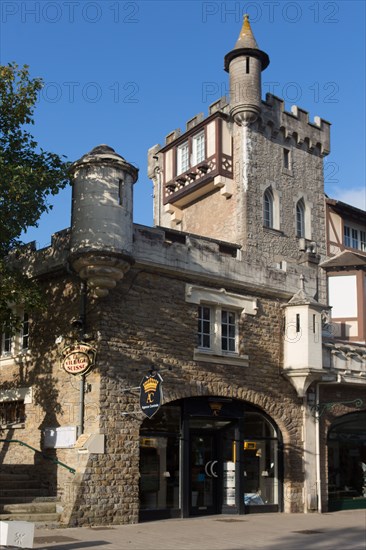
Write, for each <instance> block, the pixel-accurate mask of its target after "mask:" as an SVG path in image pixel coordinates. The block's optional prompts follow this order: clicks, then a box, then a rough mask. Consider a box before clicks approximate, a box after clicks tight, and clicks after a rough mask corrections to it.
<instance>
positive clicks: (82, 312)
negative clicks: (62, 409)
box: [78, 280, 88, 437]
mask: <svg viewBox="0 0 366 550" xmlns="http://www.w3.org/2000/svg"><path fill="white" fill-rule="evenodd" d="M87 291H88V287H87V282H86V281H83V280H82V281H81V295H80V321H81V322H80V341H81V342H82V341H83V340H84V334H86V301H87ZM84 404H85V374H82V375H81V376H80V386H79V424H78V437H80V436H81V434H82V433H84Z"/></svg>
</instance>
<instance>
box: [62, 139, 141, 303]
mask: <svg viewBox="0 0 366 550" xmlns="http://www.w3.org/2000/svg"><path fill="white" fill-rule="evenodd" d="M70 172H71V176H72V181H73V194H72V214H71V230H72V233H71V257H70V261H71V264H72V266H73V268H74V269H75V270H76V271H77V272H78V274H79V275H80V277H81V278H82V279H86V280H87V281H88V284H89V286H90V287H91V288H92V289H93V291H94V294H95V295H96V296H98V297H101V296H105V295H107V294H108V292H109V290H110V289H111V288H114V287H115V286H116V283H117V281H118V280H119V279H121V278H122V277H123V275H124V273H125V272H126V271H127V270H128V269H129V267H130V265H131V264H132V263H133V256H132V244H133V220H132V214H133V184H134V183H135V182H136V181H137V176H138V170H137V168H135V167H134V166H132V164H130V163H129V162H127V161H126V160H125V159H124V158H123V157H121V156H120V155H118V154H117V153H116V152H115V151H114V149H112V147H109V146H108V145H99V146H98V147H95V148H94V149H92V151H90V152H89V153H87V154H86V155H84V156H83V157H81V159H79V160H77V161H76V162H74V164H73V165H72V166H71V170H70Z"/></svg>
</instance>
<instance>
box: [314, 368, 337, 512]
mask: <svg viewBox="0 0 366 550" xmlns="http://www.w3.org/2000/svg"><path fill="white" fill-rule="evenodd" d="M340 382H341V378H340V376H337V380H333V381H332V382H317V384H316V387H315V464H316V491H317V499H318V512H319V514H321V513H322V511H323V510H322V495H321V488H322V485H321V475H320V472H321V464H320V398H319V393H320V392H319V389H320V386H329V385H331V384H339V383H340Z"/></svg>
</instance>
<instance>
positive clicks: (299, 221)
mask: <svg viewBox="0 0 366 550" xmlns="http://www.w3.org/2000/svg"><path fill="white" fill-rule="evenodd" d="M296 235H297V237H305V204H304V201H303V199H300V200H299V202H298V203H297V205H296Z"/></svg>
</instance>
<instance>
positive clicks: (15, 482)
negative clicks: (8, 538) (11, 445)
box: [0, 465, 60, 526]
mask: <svg viewBox="0 0 366 550" xmlns="http://www.w3.org/2000/svg"><path fill="white" fill-rule="evenodd" d="M57 502H58V499H57V498H56V497H55V496H50V491H49V489H47V487H45V486H44V485H43V484H42V481H41V479H40V476H37V475H36V474H35V472H34V465H22V466H20V465H13V466H10V465H6V466H5V465H3V466H0V521H12V520H18V521H31V522H33V523H36V524H41V525H45V524H46V525H49V524H53V525H54V526H56V525H57V524H58V521H59V519H60V514H59V513H58V512H57Z"/></svg>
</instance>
